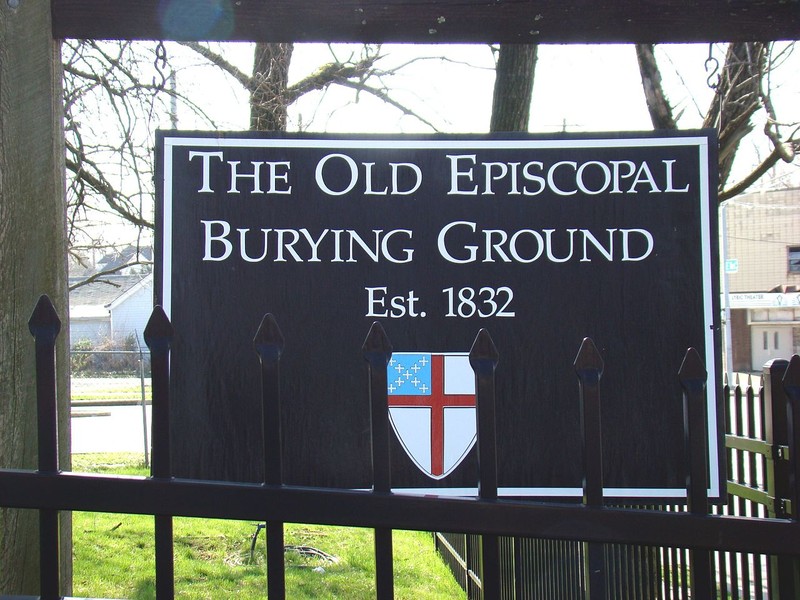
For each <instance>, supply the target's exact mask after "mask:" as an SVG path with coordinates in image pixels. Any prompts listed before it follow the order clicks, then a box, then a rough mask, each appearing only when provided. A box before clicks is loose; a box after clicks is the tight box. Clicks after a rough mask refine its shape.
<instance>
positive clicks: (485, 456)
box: [469, 329, 500, 600]
mask: <svg viewBox="0 0 800 600" xmlns="http://www.w3.org/2000/svg"><path fill="white" fill-rule="evenodd" d="M498 358H499V357H498V354H497V348H495V345H494V342H493V341H492V338H491V336H490V335H489V332H488V331H487V330H485V329H481V330H480V331H479V332H478V335H477V336H476V337H475V341H474V342H473V344H472V349H471V350H470V351H469V363H470V365H471V366H472V370H473V371H474V372H475V407H476V410H477V413H478V416H477V432H478V442H477V448H478V495H479V496H480V498H481V500H497V434H496V430H497V428H496V423H497V418H496V411H495V404H496V397H495V381H494V372H495V369H496V368H497V362H498ZM481 563H482V567H483V569H482V574H481V588H482V590H483V597H484V598H486V599H487V600H494V599H499V598H500V538H499V536H496V535H483V536H481Z"/></svg>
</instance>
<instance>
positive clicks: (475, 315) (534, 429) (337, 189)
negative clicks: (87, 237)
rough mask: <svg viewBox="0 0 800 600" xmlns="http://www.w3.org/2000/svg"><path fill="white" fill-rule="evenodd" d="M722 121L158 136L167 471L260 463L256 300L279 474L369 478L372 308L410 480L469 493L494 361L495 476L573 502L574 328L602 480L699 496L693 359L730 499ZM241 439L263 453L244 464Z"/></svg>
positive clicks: (615, 491)
mask: <svg viewBox="0 0 800 600" xmlns="http://www.w3.org/2000/svg"><path fill="white" fill-rule="evenodd" d="M715 148H716V142H715V139H714V138H713V132H707V131H692V132H679V133H675V134H663V133H662V134H650V135H644V134H603V135H589V136H583V137H577V136H571V135H563V136H559V137H556V138H543V137H533V136H519V137H516V136H515V137H492V136H430V137H407V136H403V137H389V136H380V137H363V136H362V137H342V136H308V135H300V134H297V135H255V134H234V133H230V134H218V133H182V132H161V133H160V134H159V138H158V146H157V164H158V200H159V202H158V214H157V239H156V244H157V255H158V258H157V271H156V276H157V289H158V298H157V299H158V301H159V302H160V303H161V304H162V305H163V307H164V309H165V310H166V311H167V314H168V315H169V316H170V318H171V319H172V322H173V324H174V326H175V330H176V335H175V342H174V346H173V354H172V363H171V364H172V396H171V397H172V406H173V407H174V412H173V418H174V419H175V427H174V428H173V434H172V435H173V443H174V447H173V460H174V461H175V465H174V471H175V472H176V473H178V474H182V475H186V476H194V477H209V478H226V479H238V480H258V477H259V472H260V468H261V467H260V465H259V461H258V460H256V458H255V457H258V456H260V450H259V448H260V447H261V440H260V427H259V423H260V419H259V414H260V413H259V411H260V405H259V379H258V374H259V370H258V368H257V364H258V363H257V356H256V355H255V353H254V351H253V348H252V343H251V340H252V337H253V334H254V332H255V329H256V327H257V326H258V323H259V322H260V320H261V317H262V316H263V314H265V313H267V312H271V313H273V314H274V315H275V317H276V319H277V321H278V323H279V324H280V327H281V329H282V331H283V334H284V336H285V338H286V347H285V351H284V354H283V358H282V361H281V376H282V390H283V392H282V396H283V407H284V408H283V409H284V414H283V431H284V435H285V442H284V458H285V473H286V482H287V483H295V484H309V485H335V486H343V487H368V486H369V485H370V462H369V457H370V453H369V441H370V439H369V438H370V433H369V431H370V429H369V404H368V399H367V383H366V366H365V363H364V359H363V357H362V355H361V345H362V343H363V341H364V337H365V335H366V333H367V331H368V330H369V327H370V324H371V323H372V322H374V321H376V320H377V321H381V323H382V324H383V326H384V328H385V330H386V332H387V334H388V335H389V338H390V339H391V341H392V344H393V346H394V348H395V354H394V356H393V359H392V363H391V364H390V365H389V369H390V371H389V377H388V380H389V389H388V393H389V410H390V418H391V421H392V428H393V431H394V434H393V442H392V444H393V445H392V461H393V472H392V483H393V486H394V487H396V488H399V489H416V490H418V491H423V492H427V491H431V490H438V491H441V492H442V493H474V489H475V487H476V476H477V466H476V458H475V450H474V447H473V445H474V436H475V417H474V414H475V401H474V399H475V391H474V379H473V376H472V373H471V370H470V368H469V361H468V359H467V357H466V356H465V353H466V352H467V351H468V350H469V348H470V345H471V344H472V341H473V339H474V338H475V335H476V333H477V332H478V330H479V329H480V328H487V329H488V330H489V332H490V333H491V335H492V338H493V340H494V341H495V344H496V345H497V348H498V350H499V353H500V363H499V365H498V368H497V391H498V398H497V414H498V417H497V428H498V432H497V433H498V440H499V442H500V447H499V449H498V452H499V454H498V457H499V465H498V467H499V483H500V493H501V494H504V495H524V496H541V497H548V496H574V495H580V487H581V472H580V465H581V450H580V448H581V445H580V416H579V407H578V393H577V379H576V376H575V372H574V369H573V367H572V364H573V361H574V358H575V355H576V353H577V351H578V348H579V346H580V343H581V340H582V339H583V338H584V337H586V336H590V337H592V338H593V339H594V341H595V344H596V345H597V347H598V348H599V350H600V352H601V354H602V356H603V359H604V361H605V365H606V366H605V371H604V375H603V380H602V382H601V388H602V398H603V405H602V414H603V443H604V466H605V476H606V487H607V495H609V496H616V497H620V498H629V497H631V498H675V497H680V496H682V495H684V494H685V492H684V486H685V476H684V465H683V460H684V459H683V416H682V404H681V388H680V383H679V381H678V377H677V371H678V368H679V366H680V364H681V359H682V357H683V355H684V353H685V352H686V349H687V348H688V347H695V348H697V349H698V351H699V352H700V354H701V356H702V357H703V358H704V360H705V363H706V366H707V370H708V374H709V386H708V390H707V411H708V440H709V466H710V469H711V471H710V473H711V477H710V481H711V486H710V490H709V491H710V493H711V495H712V496H718V495H719V493H720V478H721V473H720V439H721V438H720V432H719V427H720V424H721V414H722V413H721V410H720V404H719V398H718V393H717V383H716V382H717V379H718V377H717V374H718V370H719V321H718V315H719V310H718V308H719V287H718V282H717V278H718V273H719V259H718V254H717V247H716V240H717V229H716V228H717V225H716V150H715ZM250 456H252V457H253V460H249V459H248V457H250Z"/></svg>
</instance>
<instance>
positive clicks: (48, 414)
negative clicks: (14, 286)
mask: <svg viewBox="0 0 800 600" xmlns="http://www.w3.org/2000/svg"><path fill="white" fill-rule="evenodd" d="M28 328H29V330H30V332H31V335H33V337H34V339H35V344H36V408H37V418H38V441H39V449H38V469H39V472H41V473H57V472H58V417H57V405H56V362H55V347H56V337H58V333H59V332H60V331H61V320H60V319H59V318H58V315H57V314H56V310H55V308H54V307H53V303H52V302H51V301H50V298H48V297H47V296H41V297H39V301H38V302H37V303H36V307H35V308H34V309H33V313H32V314H31V317H30V320H29V321H28ZM39 586H40V594H41V598H42V600H53V599H55V598H59V597H60V595H59V591H58V590H59V555H58V511H55V510H40V511H39Z"/></svg>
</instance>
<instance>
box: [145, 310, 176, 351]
mask: <svg viewBox="0 0 800 600" xmlns="http://www.w3.org/2000/svg"><path fill="white" fill-rule="evenodd" d="M174 335H175V330H174V329H173V328H172V323H170V321H169V317H167V313H165V312H164V309H163V308H161V306H160V305H156V306H155V307H153V312H152V313H151V314H150V319H148V321H147V325H146V326H145V328H144V343H145V344H147V347H148V348H150V351H151V352H156V353H157V352H166V351H168V350H169V348H170V346H171V345H172V338H173V336H174Z"/></svg>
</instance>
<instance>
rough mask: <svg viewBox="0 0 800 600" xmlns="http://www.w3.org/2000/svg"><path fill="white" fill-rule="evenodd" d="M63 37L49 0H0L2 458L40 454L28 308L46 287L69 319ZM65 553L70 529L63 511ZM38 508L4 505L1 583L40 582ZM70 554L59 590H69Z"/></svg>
mask: <svg viewBox="0 0 800 600" xmlns="http://www.w3.org/2000/svg"><path fill="white" fill-rule="evenodd" d="M61 96H62V94H61V58H60V46H59V44H58V43H56V42H54V40H53V39H52V33H51V15H50V3H49V2H42V1H39V0H37V1H34V0H0V398H1V399H2V402H3V406H2V409H0V466H2V467H24V468H30V469H35V468H36V464H37V442H36V440H37V436H36V386H35V385H34V381H33V379H32V374H33V372H34V368H33V365H34V345H33V344H32V343H30V334H29V333H28V327H27V322H26V321H27V316H28V315H30V312H31V309H32V308H33V306H34V305H35V304H36V301H37V299H38V298H39V296H40V295H41V294H47V295H48V296H49V297H50V298H51V299H52V301H53V303H54V305H55V307H56V310H57V311H58V312H59V313H60V314H61V316H62V318H63V319H64V321H65V323H66V319H67V315H68V304H67V269H66V226H65V223H66V211H65V205H64V133H63V106H62V97H61ZM64 329H65V331H64V332H63V334H62V335H61V336H59V341H58V345H57V351H56V352H57V356H56V362H57V366H58V372H59V374H58V378H57V397H58V412H59V417H58V422H59V430H60V433H59V444H58V445H59V455H60V463H61V466H62V468H69V464H70V463H69V437H68V431H69V407H68V400H69V393H68V372H69V366H68V365H69V357H68V353H67V352H68V348H69V335H68V327H65V328H64ZM61 521H62V523H63V525H62V529H61V532H60V534H61V536H60V537H61V543H62V548H61V556H63V557H69V556H71V539H70V538H71V534H70V532H71V529H70V520H69V519H68V518H63V519H61ZM37 529H38V527H37V516H36V512H35V511H15V510H8V509H2V510H0V565H1V566H0V591H2V593H5V594H9V593H25V594H35V593H37V592H38V586H39V574H38V556H39V552H38V544H37V542H36V540H38V538H39V536H38V534H37ZM70 571H71V566H70V562H69V560H65V561H64V568H63V569H62V576H63V577H62V578H63V582H62V586H61V590H62V592H64V593H65V594H67V595H69V594H70V593H71V586H70V584H69V582H70V579H71V575H70Z"/></svg>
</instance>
